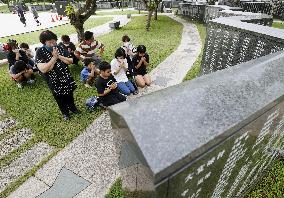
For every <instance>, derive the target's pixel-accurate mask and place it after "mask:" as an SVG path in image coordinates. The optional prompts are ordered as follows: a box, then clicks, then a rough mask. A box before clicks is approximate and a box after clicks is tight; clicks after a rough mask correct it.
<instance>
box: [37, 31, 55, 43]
mask: <svg viewBox="0 0 284 198" xmlns="http://www.w3.org/2000/svg"><path fill="white" fill-rule="evenodd" d="M52 39H54V40H56V41H57V36H56V34H54V33H53V32H52V31H50V30H45V31H43V32H42V33H40V35H39V40H40V42H41V43H42V44H45V42H46V41H50V40H52Z"/></svg>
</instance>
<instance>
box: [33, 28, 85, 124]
mask: <svg viewBox="0 0 284 198" xmlns="http://www.w3.org/2000/svg"><path fill="white" fill-rule="evenodd" d="M39 38H40V42H41V43H42V44H43V46H42V47H41V48H39V49H38V50H37V51H36V62H37V65H38V68H39V70H40V71H41V72H42V75H43V76H44V78H45V80H46V81H47V84H48V87H49V89H50V90H51V92H52V94H53V96H54V98H55V100H56V102H57V104H58V106H59V109H60V110H61V112H62V114H63V118H64V120H68V119H70V114H69V110H70V111H71V112H73V113H75V114H78V113H80V112H79V110H78V109H77V108H76V106H75V103H74V97H73V92H74V90H75V89H76V87H77V86H76V84H75V81H74V79H73V77H72V76H71V73H70V71H69V69H68V64H72V62H73V60H72V58H71V57H70V55H69V56H68V53H67V52H66V51H65V50H64V49H63V48H62V47H60V46H57V45H56V41H57V36H56V35H55V34H54V33H53V32H51V31H49V30H46V31H44V32H42V33H41V34H40V37H39Z"/></svg>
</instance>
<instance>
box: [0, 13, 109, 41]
mask: <svg viewBox="0 0 284 198" xmlns="http://www.w3.org/2000/svg"><path fill="white" fill-rule="evenodd" d="M112 19H113V18H112V17H102V18H90V19H88V20H87V21H86V22H85V24H84V28H85V30H87V29H90V28H93V27H96V26H99V25H102V24H104V23H107V22H108V21H111V20H112ZM49 30H51V31H53V32H54V33H55V34H57V36H59V35H63V34H67V35H70V34H73V33H76V30H75V28H74V27H73V26H72V25H70V24H67V25H63V26H59V27H54V28H49ZM40 33H41V31H37V32H32V33H26V34H22V35H16V36H9V37H5V38H1V39H0V42H2V43H5V42H7V40H8V39H11V38H13V39H16V40H17V41H18V43H22V42H26V43H28V44H30V45H31V44H36V43H39V35H40Z"/></svg>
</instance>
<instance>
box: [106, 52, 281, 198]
mask: <svg viewBox="0 0 284 198" xmlns="http://www.w3.org/2000/svg"><path fill="white" fill-rule="evenodd" d="M283 66H284V52H283V51H282V52H277V53H273V54H270V55H267V56H263V57H260V58H257V59H254V60H251V61H248V62H246V63H241V64H239V65H236V66H234V67H230V68H227V69H224V70H220V71H217V72H214V73H211V74H208V75H203V76H201V77H199V78H196V79H194V80H192V81H189V82H185V83H182V84H179V85H177V86H173V87H170V88H167V89H164V90H161V91H158V92H155V93H152V94H150V95H147V96H143V97H140V98H136V99H134V100H130V101H126V102H124V103H121V104H118V105H114V106H112V108H111V110H110V115H111V118H112V125H113V128H114V129H116V130H117V133H116V134H117V136H121V137H120V139H122V146H121V148H120V150H121V156H120V168H121V175H122V179H123V187H124V189H126V190H127V191H131V192H135V193H136V194H135V195H134V197H136V198H137V197H157V198H178V197H181V198H182V197H186V198H188V197H190V198H192V197H214V198H215V197H228V198H229V197H242V196H243V195H244V194H245V193H246V192H247V191H248V190H249V189H250V188H251V187H253V186H254V185H255V184H256V183H257V181H258V180H259V179H260V178H261V177H262V176H263V174H264V173H265V171H266V170H267V169H268V168H269V167H270V165H271V164H272V162H273V160H275V159H276V158H277V157H278V155H279V153H278V152H279V150H281V149H283V147H284V126H283V125H284V97H283V93H284V79H283V75H284V67H283ZM173 93H174V94H173Z"/></svg>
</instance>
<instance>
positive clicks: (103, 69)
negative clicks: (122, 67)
mask: <svg viewBox="0 0 284 198" xmlns="http://www.w3.org/2000/svg"><path fill="white" fill-rule="evenodd" d="M99 69H100V76H99V77H98V78H97V80H96V88H97V91H98V94H99V97H100V102H101V103H102V104H103V105H104V106H111V105H114V104H117V103H120V102H123V101H125V100H126V97H125V96H124V95H122V94H120V93H119V91H118V89H117V84H116V80H115V78H114V77H113V76H112V75H111V66H110V64H109V63H108V62H106V61H103V62H101V63H100V65H99Z"/></svg>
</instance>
